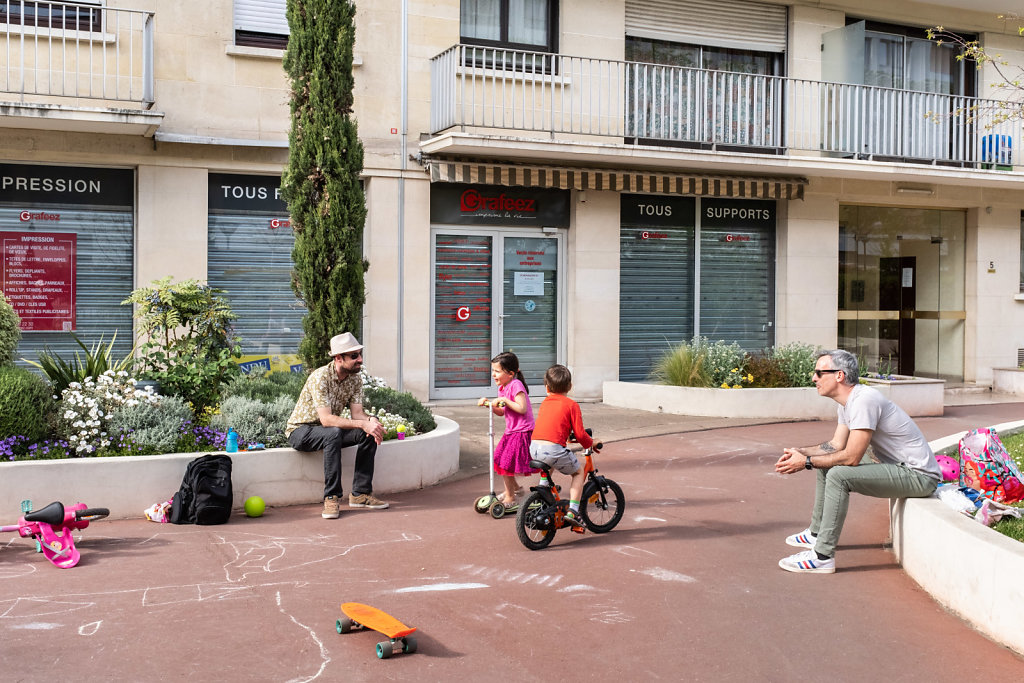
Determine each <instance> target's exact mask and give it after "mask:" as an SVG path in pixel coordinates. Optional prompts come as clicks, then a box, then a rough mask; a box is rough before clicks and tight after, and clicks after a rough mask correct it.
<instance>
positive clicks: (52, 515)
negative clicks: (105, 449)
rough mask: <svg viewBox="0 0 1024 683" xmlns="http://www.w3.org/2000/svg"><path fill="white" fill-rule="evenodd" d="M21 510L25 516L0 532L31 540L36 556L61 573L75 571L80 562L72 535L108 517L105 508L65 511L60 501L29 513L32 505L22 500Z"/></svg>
mask: <svg viewBox="0 0 1024 683" xmlns="http://www.w3.org/2000/svg"><path fill="white" fill-rule="evenodd" d="M21 510H22V512H24V513H25V515H24V516H23V517H22V518H21V519H19V520H18V523H17V524H11V525H8V526H0V531H17V532H18V533H19V534H20V535H21V536H22V537H23V538H29V537H32V538H34V539H35V540H36V552H42V553H43V555H45V556H46V559H48V560H49V561H50V562H52V563H53V564H54V566H57V567H60V568H61V569H70V568H71V567H74V566H75V565H76V564H78V560H79V558H80V555H79V552H78V549H77V548H75V538H74V536H72V534H71V532H72V531H75V530H77V529H84V528H86V527H87V526H89V522H92V521H95V520H97V519H103V518H104V517H106V516H107V515H109V514H110V510H108V509H107V508H90V507H87V506H86V504H85V503H76V504H74V505H72V506H71V507H67V508H65V507H64V505H63V504H62V503H60V502H59V501H56V502H53V503H50V504H49V505H47V506H46V507H44V508H43V509H41V510H35V511H32V503H31V501H27V500H24V501H22V502H21Z"/></svg>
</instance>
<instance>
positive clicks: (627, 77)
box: [430, 45, 1021, 167]
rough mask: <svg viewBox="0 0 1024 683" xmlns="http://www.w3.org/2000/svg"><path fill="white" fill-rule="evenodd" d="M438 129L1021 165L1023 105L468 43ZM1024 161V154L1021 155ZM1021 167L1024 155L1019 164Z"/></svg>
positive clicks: (441, 73) (447, 76)
mask: <svg viewBox="0 0 1024 683" xmlns="http://www.w3.org/2000/svg"><path fill="white" fill-rule="evenodd" d="M431 79H432V86H431V87H432V99H431V118H430V122H431V130H432V132H434V133H438V132H441V131H443V130H447V129H449V128H453V127H461V128H468V127H473V128H492V129H499V130H518V131H534V132H543V133H546V134H548V135H550V136H554V135H598V136H606V137H612V138H624V139H626V140H630V141H636V142H642V143H644V144H653V145H658V144H667V145H677V144H683V145H691V146H698V147H707V148H713V149H718V148H743V149H753V150H755V151H764V152H770V153H782V154H785V153H791V152H793V151H805V152H814V153H818V154H821V155H824V156H837V157H855V158H868V159H883V160H890V159H891V160H913V161H921V162H929V163H935V164H955V165H964V166H981V167H988V166H997V167H998V166H1010V165H1012V164H1013V163H1018V164H1019V163H1020V162H1019V161H1016V160H1015V159H1014V156H1013V150H1015V149H1016V150H1020V142H1021V139H1020V135H1021V127H1020V124H1019V123H1017V124H1015V123H1013V122H1011V121H1005V120H1003V117H1002V116H1001V114H1003V113H1006V112H1007V111H1008V107H1010V108H1012V104H1010V103H1006V102H1000V101H996V100H982V99H978V98H971V97H959V96H951V95H937V94H933V93H925V92H914V91H907V90H898V89H893V88H879V87H872V86H862V85H847V84H841V83H826V82H821V81H808V80H801V79H794V78H782V77H778V76H763V75H757V74H744V73H733V72H724V71H709V70H706V69H693V68H686V67H672V66H662V65H656V64H642V63H636V62H622V61H615V60H606V59H591V58H587V57H571V56H566V55H555V54H546V53H533V52H521V51H516V50H502V49H495V48H484V47H479V46H469V45H457V46H455V47H452V48H450V49H448V50H446V51H445V52H443V53H441V54H440V55H438V56H436V57H435V58H434V59H433V61H432V64H431ZM1017 154H1020V152H1019V151H1018V152H1017ZM1018 158H1019V157H1018Z"/></svg>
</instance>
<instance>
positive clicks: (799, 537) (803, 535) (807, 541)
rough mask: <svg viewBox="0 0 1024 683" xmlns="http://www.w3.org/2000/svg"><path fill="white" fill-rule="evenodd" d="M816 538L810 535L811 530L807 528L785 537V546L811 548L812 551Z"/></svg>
mask: <svg viewBox="0 0 1024 683" xmlns="http://www.w3.org/2000/svg"><path fill="white" fill-rule="evenodd" d="M817 540H818V537H817V536H815V535H814V534H812V533H811V528H810V527H807V528H806V529H804V530H803V531H801V532H800V533H798V534H793V535H792V536H787V537H786V544H787V545H791V546H793V547H794V548H811V549H814V544H815V543H816V542H817Z"/></svg>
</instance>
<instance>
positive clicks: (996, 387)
mask: <svg viewBox="0 0 1024 683" xmlns="http://www.w3.org/2000/svg"><path fill="white" fill-rule="evenodd" d="M992 391H993V392H994V393H997V394H1014V395H1016V396H1024V369H1021V368H992Z"/></svg>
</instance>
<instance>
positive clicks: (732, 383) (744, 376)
mask: <svg viewBox="0 0 1024 683" xmlns="http://www.w3.org/2000/svg"><path fill="white" fill-rule="evenodd" d="M753 381H754V376H753V375H751V374H750V373H744V371H743V370H742V369H740V368H733V369H732V370H730V371H729V374H728V375H726V376H725V379H724V380H723V381H722V383H721V384H720V385H719V387H720V388H721V389H742V388H743V384H744V382H746V383H747V384H749V383H751V382H753Z"/></svg>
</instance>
